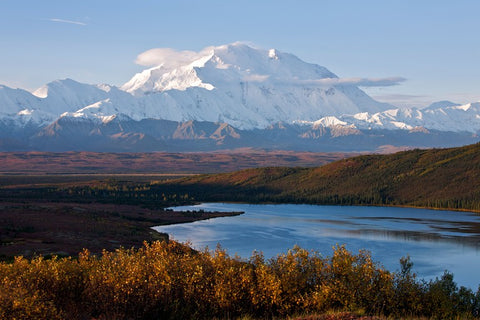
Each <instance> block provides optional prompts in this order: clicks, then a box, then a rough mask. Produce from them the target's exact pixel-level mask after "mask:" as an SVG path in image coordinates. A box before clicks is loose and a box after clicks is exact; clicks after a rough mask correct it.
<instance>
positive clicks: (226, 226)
mask: <svg viewBox="0 0 480 320" xmlns="http://www.w3.org/2000/svg"><path fill="white" fill-rule="evenodd" d="M200 209H203V210H206V211H244V212H245V214H242V215H240V216H234V217H223V218H215V219H210V220H203V221H196V222H193V223H185V224H177V225H169V226H159V227H154V229H155V230H157V231H159V232H165V233H168V234H169V235H170V237H171V238H172V239H174V240H176V241H180V242H186V241H190V242H191V245H192V246H193V247H194V248H196V249H203V248H204V247H205V246H208V247H209V248H211V249H214V248H215V247H216V245H217V244H220V245H221V246H222V247H223V248H225V249H227V252H228V253H229V254H230V255H234V254H238V255H239V256H241V257H243V258H248V257H250V256H251V254H252V252H253V251H254V250H257V251H262V252H263V253H264V255H265V257H273V256H276V255H277V254H279V253H283V252H286V251H287V250H288V249H290V248H292V247H293V246H294V245H296V244H297V245H299V246H301V247H302V248H305V249H309V250H315V251H318V252H320V253H321V254H322V255H323V256H329V255H331V253H332V246H334V245H336V244H339V245H342V244H345V245H346V248H347V249H348V250H350V251H352V252H358V250H360V249H367V250H369V251H370V252H371V253H372V256H373V258H374V259H375V260H376V261H378V262H379V263H381V264H382V265H384V266H385V267H386V268H387V269H389V270H391V271H396V270H399V268H400V264H399V259H400V258H401V257H403V256H407V255H409V256H410V257H411V259H412V261H413V263H414V268H413V269H414V272H415V273H417V274H418V276H419V277H420V278H423V279H427V280H428V279H433V278H435V277H440V276H441V275H442V274H443V272H444V270H448V271H450V272H452V273H453V274H454V280H455V281H456V282H457V283H458V284H459V285H463V286H467V287H470V288H472V289H473V290H475V291H476V289H477V287H478V285H479V284H480V272H479V270H480V216H479V215H477V214H474V213H469V212H454V211H440V210H426V209H413V208H396V207H359V206H317V205H294V204H279V205H263V204H262V205H252V204H232V203H203V204H200V205H195V206H183V207H176V208H175V210H200Z"/></svg>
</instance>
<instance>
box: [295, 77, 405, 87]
mask: <svg viewBox="0 0 480 320" xmlns="http://www.w3.org/2000/svg"><path fill="white" fill-rule="evenodd" d="M406 80H407V79H405V78H402V77H390V78H325V79H314V80H299V82H301V83H309V84H323V85H355V86H359V87H390V86H396V85H398V84H400V83H401V82H404V81H406Z"/></svg>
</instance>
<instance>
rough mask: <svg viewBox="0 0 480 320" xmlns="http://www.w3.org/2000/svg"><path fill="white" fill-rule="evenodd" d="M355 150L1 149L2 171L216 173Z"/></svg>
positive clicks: (326, 158) (327, 158)
mask: <svg viewBox="0 0 480 320" xmlns="http://www.w3.org/2000/svg"><path fill="white" fill-rule="evenodd" d="M353 155H354V154H352V153H341V152H337V153H313V152H293V151H262V150H249V149H246V150H245V149H242V150H238V151H232V152H211V153H200V152H192V153H164V152H152V153H98V152H62V153H55V152H0V173H6V174H12V173H24V174H25V173H27V174H43V173H56V174H66V173H102V174H108V173H216V172H228V171H234V170H240V169H246V168H256V167H267V166H292V167H297V166H302V167H313V166H320V165H323V164H326V163H329V162H332V161H335V160H338V159H342V158H345V157H349V156H353Z"/></svg>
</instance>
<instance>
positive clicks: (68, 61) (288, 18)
mask: <svg viewBox="0 0 480 320" xmlns="http://www.w3.org/2000/svg"><path fill="white" fill-rule="evenodd" d="M235 41H249V42H252V43H255V44H256V45H257V46H259V47H262V48H266V49H268V48H277V49H279V50H281V51H284V52H290V53H293V54H295V55H297V56H298V57H300V58H301V59H303V60H305V61H307V62H312V63H317V64H320V65H323V66H325V67H327V68H328V69H330V70H331V71H332V72H334V73H336V74H337V75H338V76H339V77H345V78H350V77H363V78H383V77H404V78H406V79H407V80H406V81H405V82H403V83H401V84H400V85H397V86H394V87H383V88H368V89H367V90H366V91H367V92H368V93H369V94H371V95H372V96H374V97H376V98H377V99H379V100H381V101H388V102H393V103H397V104H398V105H417V106H419V105H425V104H428V103H430V102H432V101H437V100H443V99H448V100H452V101H455V102H460V103H466V102H472V101H479V100H480V1H477V0H470V1H469V0H456V1H442V0H436V1H433V0H416V1H410V0H398V1H397V0H381V1H380V0H379V1H376V0H364V1H358V0H332V1H328V0H317V1H310V0H303V1H302V0H296V1H282V0H264V1H261V0H255V1H250V0H242V1H228V0H202V1H201V0H176V1H158V0H157V1H155V0H137V1H123V0H116V1H112V0H81V1H80V0H78V1H68V0H55V1H54V0H42V1H39V0H0V48H1V50H0V84H6V85H8V86H11V87H20V88H25V89H29V90H32V89H35V88H37V87H39V86H41V85H43V84H45V83H47V82H50V81H53V80H55V79H63V78H67V77H68V78H72V79H75V80H77V81H81V82H86V83H109V84H113V85H121V84H123V83H124V82H126V81H128V80H129V79H130V78H131V77H132V76H133V75H134V74H135V73H136V72H138V71H140V70H142V69H143V68H145V67H141V66H138V65H136V64H135V63H134V61H135V58H136V56H137V55H138V54H140V53H142V52H144V51H146V50H148V49H152V48H165V47H168V48H174V49H178V50H200V49H202V48H204V47H206V46H210V45H220V44H225V43H231V42H235Z"/></svg>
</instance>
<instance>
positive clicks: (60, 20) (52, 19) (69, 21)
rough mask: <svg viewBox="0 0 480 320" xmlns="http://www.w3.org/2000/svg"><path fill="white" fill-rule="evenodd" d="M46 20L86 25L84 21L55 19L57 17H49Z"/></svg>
mask: <svg viewBox="0 0 480 320" xmlns="http://www.w3.org/2000/svg"><path fill="white" fill-rule="evenodd" d="M48 21H51V22H60V23H68V24H75V25H77V26H86V25H87V24H86V23H84V22H80V21H73V20H65V19H57V18H51V19H48Z"/></svg>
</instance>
